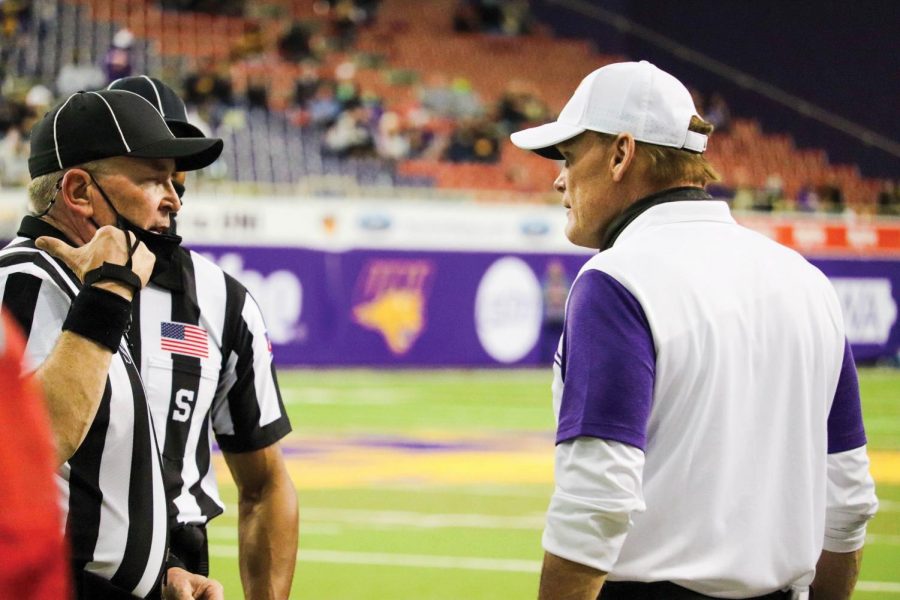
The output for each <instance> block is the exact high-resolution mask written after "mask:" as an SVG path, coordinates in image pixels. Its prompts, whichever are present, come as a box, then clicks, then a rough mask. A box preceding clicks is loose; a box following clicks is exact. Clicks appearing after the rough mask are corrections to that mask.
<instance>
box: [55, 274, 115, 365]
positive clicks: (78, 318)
mask: <svg viewBox="0 0 900 600" xmlns="http://www.w3.org/2000/svg"><path fill="white" fill-rule="evenodd" d="M130 324H131V302H129V301H128V300H126V299H125V298H123V297H121V296H119V295H118V294H114V293H113V292H109V291H107V290H102V289H99V288H95V287H90V286H88V287H85V288H82V289H81V292H80V293H79V294H78V295H77V296H75V300H74V301H73V302H72V306H71V307H70V308H69V314H68V315H67V316H66V321H65V322H64V323H63V327H62V328H63V331H71V332H72V333H77V334H78V335H80V336H82V337H86V338H88V339H89V340H93V341H95V342H97V343H98V344H100V345H101V346H105V347H106V348H109V350H110V351H111V352H112V353H113V354H115V353H116V352H117V351H118V350H119V342H120V341H121V340H122V336H123V335H124V334H125V332H126V331H128V326H129V325H130Z"/></svg>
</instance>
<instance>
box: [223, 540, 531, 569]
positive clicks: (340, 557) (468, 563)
mask: <svg viewBox="0 0 900 600" xmlns="http://www.w3.org/2000/svg"><path fill="white" fill-rule="evenodd" d="M209 553H210V554H212V555H213V556H220V557H224V558H235V557H237V547H236V546H218V545H210V546H209ZM297 560H299V561H301V562H317V563H336V564H343V565H349V564H353V565H378V566H387V567H418V568H422V569H463V570H467V571H506V572H514V573H538V572H540V569H541V563H540V561H537V560H523V559H515V558H473V557H468V556H436V555H430V554H395V553H393V552H390V553H387V552H344V551H341V550H308V549H303V550H301V551H299V552H298V553H297Z"/></svg>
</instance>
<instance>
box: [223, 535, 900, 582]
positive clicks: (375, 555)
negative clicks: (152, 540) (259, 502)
mask: <svg viewBox="0 0 900 600" xmlns="http://www.w3.org/2000/svg"><path fill="white" fill-rule="evenodd" d="M209 552H210V554H212V555H213V556H219V557H223V558H236V557H237V547H235V546H218V545H210V547H209ZM297 560H299V561H300V562H311V563H334V564H341V565H350V564H352V565H375V566H385V567H405V568H410V567H417V568H422V569H462V570H466V571H504V572H512V573H539V572H540V570H541V562H540V561H538V560H524V559H514V558H474V557H467V556H436V555H430V554H429V555H425V554H395V553H393V552H391V553H387V552H343V551H341V550H309V549H303V550H301V551H299V552H298V553H297ZM856 589H857V590H858V591H860V592H884V593H892V594H893V593H897V594H900V583H895V582H890V581H860V582H857V584H856Z"/></svg>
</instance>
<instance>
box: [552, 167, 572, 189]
mask: <svg viewBox="0 0 900 600" xmlns="http://www.w3.org/2000/svg"><path fill="white" fill-rule="evenodd" d="M568 171H569V169H568V168H567V167H563V168H562V170H560V172H559V175H557V176H556V179H555V180H554V181H553V189H554V190H556V191H557V192H559V193H560V194H562V193H563V192H565V191H566V175H567V174H568Z"/></svg>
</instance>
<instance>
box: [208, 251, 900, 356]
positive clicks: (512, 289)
mask: <svg viewBox="0 0 900 600" xmlns="http://www.w3.org/2000/svg"><path fill="white" fill-rule="evenodd" d="M195 249H197V250H199V251H201V252H203V253H204V254H206V255H207V256H209V257H211V258H212V259H213V260H215V261H216V262H217V263H218V264H219V265H220V266H221V267H222V268H223V269H225V270H226V271H227V272H229V273H231V274H232V275H234V276H235V277H236V278H237V279H239V280H240V281H241V282H242V283H244V284H245V285H246V286H247V287H248V288H249V289H250V291H251V293H252V294H253V296H254V298H256V300H257V302H259V304H260V306H261V308H262V310H263V314H264V315H265V318H266V324H267V326H268V328H269V333H270V337H271V340H272V343H273V347H274V352H275V357H276V360H277V362H278V364H280V365H310V366H312V365H320V366H410V367H413V366H417V367H454V366H456V367H476V366H503V365H509V366H528V365H543V364H549V363H550V362H551V361H552V357H553V352H554V350H555V347H556V343H557V341H558V339H559V335H560V333H561V331H562V317H563V310H564V307H565V298H566V294H567V292H568V287H569V285H570V284H571V281H572V279H573V278H574V277H575V275H576V274H577V273H578V270H579V269H580V268H581V266H582V265H583V264H584V262H585V261H586V260H587V258H588V256H578V255H555V254H520V255H510V254H501V253H482V252H431V251H415V252H413V251H397V250H351V251H347V252H325V251H318V250H309V249H301V248H268V247H267V248H262V247H222V246H216V247H195ZM814 262H815V264H816V265H817V266H819V268H821V269H822V270H823V271H824V272H825V273H826V274H827V275H828V276H829V277H830V278H832V280H833V281H834V283H835V288H836V289H837V290H838V294H839V295H840V297H841V302H842V304H843V306H844V313H845V321H846V323H847V331H848V337H849V338H850V341H851V344H852V345H853V349H854V352H855V353H856V356H857V358H858V359H859V360H874V359H878V358H887V357H896V356H897V353H898V351H900V326H898V323H897V318H896V317H897V305H898V303H900V262H898V261H854V260H816V261H814Z"/></svg>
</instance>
